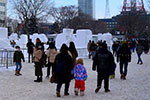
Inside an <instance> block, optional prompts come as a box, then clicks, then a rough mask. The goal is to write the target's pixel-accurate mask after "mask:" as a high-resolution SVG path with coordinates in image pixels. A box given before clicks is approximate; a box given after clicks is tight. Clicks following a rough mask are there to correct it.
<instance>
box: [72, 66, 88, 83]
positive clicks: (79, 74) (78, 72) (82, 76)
mask: <svg viewBox="0 0 150 100" xmlns="http://www.w3.org/2000/svg"><path fill="white" fill-rule="evenodd" d="M72 74H74V76H75V80H86V79H87V72H86V69H85V67H84V66H83V65H82V64H77V65H76V66H75V67H74V70H73V71H72Z"/></svg>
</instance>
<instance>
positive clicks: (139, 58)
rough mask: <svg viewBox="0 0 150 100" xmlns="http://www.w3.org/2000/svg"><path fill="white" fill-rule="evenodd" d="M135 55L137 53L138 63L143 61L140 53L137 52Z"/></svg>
mask: <svg viewBox="0 0 150 100" xmlns="http://www.w3.org/2000/svg"><path fill="white" fill-rule="evenodd" d="M137 55H138V63H139V62H141V63H143V61H142V59H141V55H142V53H139V54H137Z"/></svg>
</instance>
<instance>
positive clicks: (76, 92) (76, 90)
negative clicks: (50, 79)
mask: <svg viewBox="0 0 150 100" xmlns="http://www.w3.org/2000/svg"><path fill="white" fill-rule="evenodd" d="M78 90H79V89H78V88H75V90H74V93H75V95H76V96H78Z"/></svg>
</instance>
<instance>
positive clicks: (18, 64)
mask: <svg viewBox="0 0 150 100" xmlns="http://www.w3.org/2000/svg"><path fill="white" fill-rule="evenodd" d="M16 49H17V50H16V51H15V53H14V56H13V62H15V63H16V70H15V75H16V76H19V75H22V74H21V73H20V71H21V69H22V64H21V60H23V62H25V60H24V55H23V53H22V51H21V50H20V47H19V46H16Z"/></svg>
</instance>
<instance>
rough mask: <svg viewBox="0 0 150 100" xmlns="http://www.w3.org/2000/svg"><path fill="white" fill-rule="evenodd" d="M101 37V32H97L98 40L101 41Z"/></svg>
mask: <svg viewBox="0 0 150 100" xmlns="http://www.w3.org/2000/svg"><path fill="white" fill-rule="evenodd" d="M102 38H103V34H102V33H98V40H99V41H101V40H102Z"/></svg>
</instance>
